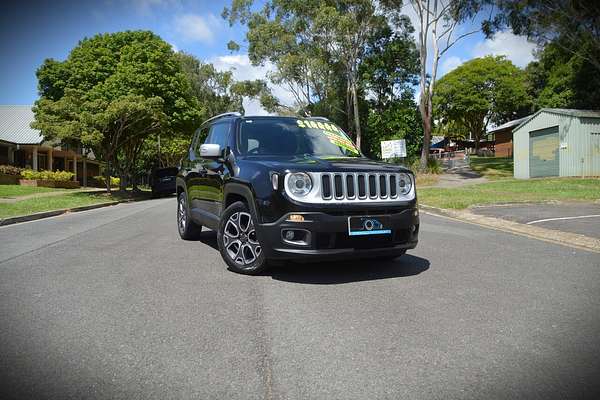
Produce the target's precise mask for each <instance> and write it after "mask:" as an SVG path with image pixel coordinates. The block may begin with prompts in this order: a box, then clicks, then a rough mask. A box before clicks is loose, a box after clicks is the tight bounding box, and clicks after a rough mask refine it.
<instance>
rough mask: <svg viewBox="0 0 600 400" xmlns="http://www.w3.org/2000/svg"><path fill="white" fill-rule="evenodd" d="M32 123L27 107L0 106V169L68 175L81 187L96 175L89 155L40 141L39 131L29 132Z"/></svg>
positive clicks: (91, 157) (79, 150)
mask: <svg viewBox="0 0 600 400" xmlns="http://www.w3.org/2000/svg"><path fill="white" fill-rule="evenodd" d="M33 119H34V117H33V111H32V110H31V106H12V105H0V165H2V164H8V165H14V166H16V167H21V168H30V169H33V170H35V171H40V170H50V171H71V172H73V173H74V174H75V177H74V179H75V180H78V181H79V182H82V183H83V185H84V186H86V185H87V178H89V177H92V176H97V175H100V165H99V163H98V161H96V160H95V157H94V155H93V153H92V152H90V151H88V150H86V149H82V148H80V147H77V148H73V147H72V146H68V145H66V144H61V143H58V142H49V141H47V140H44V137H43V135H42V133H41V132H40V131H38V130H36V129H33V128H31V126H30V124H31V123H32V122H33Z"/></svg>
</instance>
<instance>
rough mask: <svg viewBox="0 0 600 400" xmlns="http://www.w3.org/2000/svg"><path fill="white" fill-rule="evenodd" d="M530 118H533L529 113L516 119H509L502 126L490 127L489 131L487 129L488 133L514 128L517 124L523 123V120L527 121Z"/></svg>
mask: <svg viewBox="0 0 600 400" xmlns="http://www.w3.org/2000/svg"><path fill="white" fill-rule="evenodd" d="M529 118H531V115H528V116H526V117H523V118H519V119H514V120H512V121H508V122H507V123H505V124H502V125H500V126H497V127H495V128H492V129H490V130H489V131H487V133H494V132H498V131H502V130H504V129H507V128H512V127H513V126H517V125H519V124H521V123H522V122H525V121H527V120H528V119H529Z"/></svg>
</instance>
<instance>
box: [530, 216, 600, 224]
mask: <svg viewBox="0 0 600 400" xmlns="http://www.w3.org/2000/svg"><path fill="white" fill-rule="evenodd" d="M598 217H600V214H593V215H580V216H578V217H560V218H546V219H538V220H535V221H531V222H527V223H526V225H533V224H537V223H540V222H549V221H562V220H566V219H581V218H598Z"/></svg>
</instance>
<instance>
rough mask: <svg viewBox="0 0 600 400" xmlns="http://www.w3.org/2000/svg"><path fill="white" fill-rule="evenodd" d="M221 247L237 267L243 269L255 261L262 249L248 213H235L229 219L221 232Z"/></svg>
mask: <svg viewBox="0 0 600 400" xmlns="http://www.w3.org/2000/svg"><path fill="white" fill-rule="evenodd" d="M223 246H224V248H225V250H226V252H227V255H228V256H229V257H230V258H231V259H232V260H233V261H234V262H235V263H236V264H237V265H240V266H242V267H244V266H248V265H249V264H252V263H253V262H254V261H256V259H257V258H258V256H259V255H260V253H261V251H262V248H261V246H260V243H259V242H258V239H257V238H256V230H255V229H254V222H252V216H251V215H250V214H249V213H247V212H236V213H233V214H232V215H231V216H230V217H229V219H228V220H227V223H226V224H225V229H224V231H223Z"/></svg>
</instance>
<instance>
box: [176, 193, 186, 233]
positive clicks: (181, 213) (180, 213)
mask: <svg viewBox="0 0 600 400" xmlns="http://www.w3.org/2000/svg"><path fill="white" fill-rule="evenodd" d="M186 222H187V213H186V207H185V195H181V196H179V202H178V203H177V224H178V226H179V231H180V232H184V231H185V224H186Z"/></svg>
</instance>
